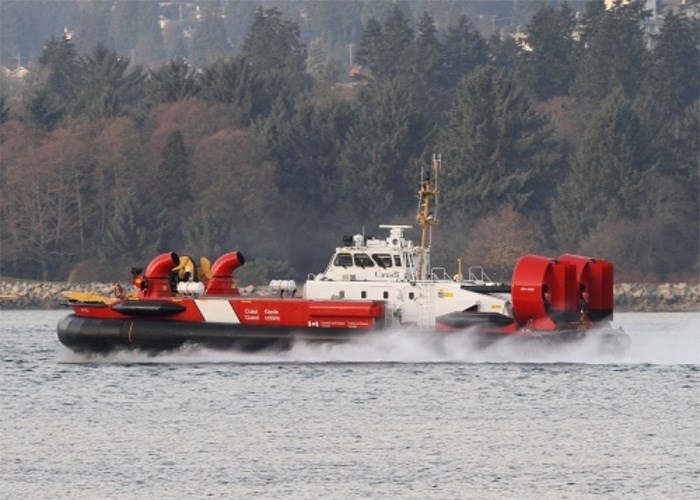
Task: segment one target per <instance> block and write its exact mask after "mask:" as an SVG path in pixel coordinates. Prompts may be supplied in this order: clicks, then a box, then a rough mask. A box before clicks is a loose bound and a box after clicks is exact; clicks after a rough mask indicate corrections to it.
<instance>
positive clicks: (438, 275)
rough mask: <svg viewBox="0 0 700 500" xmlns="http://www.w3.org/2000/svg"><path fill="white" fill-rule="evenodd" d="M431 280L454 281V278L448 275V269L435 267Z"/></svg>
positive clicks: (431, 272)
mask: <svg viewBox="0 0 700 500" xmlns="http://www.w3.org/2000/svg"><path fill="white" fill-rule="evenodd" d="M430 279H431V280H435V281H445V280H448V281H452V278H451V277H450V275H449V274H447V269H445V268H444V267H433V268H432V269H431V270H430Z"/></svg>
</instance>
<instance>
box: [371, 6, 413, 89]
mask: <svg viewBox="0 0 700 500" xmlns="http://www.w3.org/2000/svg"><path fill="white" fill-rule="evenodd" d="M412 44H413V30H412V29H411V27H410V26H409V22H408V20H407V19H406V16H405V15H404V13H403V10H402V9H401V7H400V6H399V4H398V3H394V4H392V6H391V11H390V12H389V15H388V16H387V18H386V22H385V23H384V29H383V36H382V42H381V46H380V50H381V52H380V64H381V68H380V73H379V74H380V75H386V76H388V77H395V76H396V75H397V74H398V73H399V72H405V71H409V70H410V69H411V67H410V63H407V62H408V61H410V50H411V45H412Z"/></svg>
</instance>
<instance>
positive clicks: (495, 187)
mask: <svg viewBox="0 0 700 500" xmlns="http://www.w3.org/2000/svg"><path fill="white" fill-rule="evenodd" d="M435 149H436V151H440V152H441V153H442V155H443V158H444V159H445V160H446V161H447V162H449V166H450V167H449V169H446V170H445V173H444V175H443V179H444V182H443V186H446V187H445V188H444V189H443V201H444V206H445V207H446V210H447V211H448V212H449V213H451V214H453V215H455V216H457V217H460V218H461V219H462V220H473V219H474V218H476V217H479V216H481V215H483V214H485V213H488V212H491V211H493V210H495V209H497V208H498V207H500V206H501V205H503V204H509V205H510V206H512V207H513V208H514V209H515V210H516V211H518V212H521V213H524V214H526V215H529V216H531V217H535V218H537V219H538V220H539V221H541V222H546V219H547V214H548V210H547V208H548V207H547V201H548V199H549V197H550V191H551V189H552V187H553V184H554V182H556V180H557V178H559V177H561V167H560V166H559V163H560V160H561V158H560V152H559V145H558V144H557V143H556V141H555V140H554V139H553V137H552V130H551V126H550V125H549V123H548V122H547V121H546V120H545V119H544V118H543V117H542V116H540V115H539V114H538V113H537V112H536V111H535V109H534V108H533V106H532V104H531V102H530V101H529V100H528V99H527V97H526V96H525V94H524V92H523V90H522V89H521V88H520V87H519V86H518V85H517V84H516V82H515V80H514V78H513V77H512V76H510V75H509V74H508V73H506V72H505V71H504V70H500V71H499V70H496V69H494V68H492V67H489V66H484V67H482V68H480V69H477V70H476V71H475V72H474V73H473V74H472V75H471V76H469V77H466V78H464V79H463V80H462V81H461V82H460V84H459V86H458V88H457V97H456V102H455V105H454V107H453V109H452V110H451V111H450V112H449V115H448V125H447V127H445V129H444V130H442V131H441V133H440V135H439V137H438V146H437V147H436V148H435Z"/></svg>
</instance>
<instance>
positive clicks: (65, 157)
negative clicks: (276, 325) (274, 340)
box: [0, 0, 700, 281]
mask: <svg viewBox="0 0 700 500" xmlns="http://www.w3.org/2000/svg"><path fill="white" fill-rule="evenodd" d="M643 6H644V2H643V1H642V0H637V1H633V2H629V3H625V4H622V3H621V2H616V3H615V5H614V6H613V7H612V8H611V9H605V8H604V5H603V2H602V1H598V0H594V1H591V2H588V3H586V5H585V9H584V11H583V13H582V14H581V15H578V16H577V15H576V13H575V12H574V11H573V10H571V9H570V7H568V6H567V5H566V4H561V5H558V6H548V5H546V4H544V5H542V6H540V8H539V9H538V10H537V11H536V12H535V13H534V15H533V16H532V17H531V19H530V21H529V23H528V24H527V26H526V31H527V33H528V38H527V42H526V45H523V44H518V43H516V42H515V41H514V40H513V39H511V38H508V37H507V38H504V39H500V38H497V37H494V38H490V39H485V38H484V37H482V36H481V35H480V33H479V32H478V31H477V30H476V28H475V27H474V25H473V24H472V22H471V21H470V20H469V18H468V17H466V16H459V17H458V18H457V19H454V20H452V22H451V23H450V24H449V25H448V26H447V27H446V28H445V30H444V31H440V30H439V29H438V27H437V24H436V22H435V19H434V18H433V16H432V15H431V14H430V13H429V12H427V11H425V12H423V13H421V14H420V15H419V16H418V18H417V19H416V20H415V21H414V20H413V18H412V17H411V16H409V15H407V12H406V10H404V9H402V6H401V4H400V3H394V4H392V5H391V7H390V8H389V9H388V10H387V11H386V12H385V13H384V14H383V16H382V17H376V18H375V17H371V18H369V19H368V20H367V22H366V23H365V24H364V26H363V31H362V34H361V43H360V44H359V47H358V50H357V53H356V63H357V64H358V65H359V66H360V67H361V72H360V74H359V76H358V77H356V80H355V81H354V82H353V83H352V84H343V83H339V82H338V74H337V71H334V70H333V67H332V65H330V66H327V67H325V69H324V66H323V64H320V65H314V64H311V62H313V61H314V58H313V51H312V50H311V47H307V46H306V45H305V44H304V43H302V41H301V39H302V36H301V33H300V28H299V25H298V24H297V23H295V22H293V21H290V20H289V19H287V18H285V16H284V15H283V14H282V13H281V12H280V10H278V9H276V8H268V9H265V8H262V7H260V8H258V9H257V10H256V11H255V13H254V15H253V18H252V20H251V22H250V28H249V32H248V35H247V36H246V38H245V40H244V41H243V43H242V44H241V47H240V51H239V52H237V53H235V54H233V53H229V54H226V53H219V52H213V53H214V54H216V58H215V59H213V62H211V63H208V64H205V65H202V66H200V67H196V66H193V65H192V64H191V63H190V61H188V60H185V59H183V58H173V59H171V60H168V61H166V62H165V63H163V64H162V65H161V66H160V67H158V68H154V69H152V70H148V71H146V70H144V69H142V68H141V67H140V66H137V65H134V64H133V62H131V61H130V59H129V58H128V57H126V56H125V55H123V54H120V53H119V52H118V51H117V50H114V49H110V48H108V47H106V46H104V45H101V44H99V43H98V44H96V45H95V46H93V48H92V50H90V51H89V52H87V53H80V52H79V51H78V50H77V48H76V46H75V44H74V42H73V40H71V39H69V38H67V37H63V38H60V39H56V38H52V39H50V40H48V41H47V43H46V45H45V47H44V49H43V51H42V54H41V58H40V61H39V63H40V71H39V73H40V75H39V77H38V78H37V80H36V83H35V85H34V86H33V87H32V88H31V89H30V90H29V91H28V92H26V93H25V94H24V95H23V96H22V97H21V99H13V100H12V102H11V103H10V101H9V100H8V99H7V96H6V95H5V94H3V95H2V97H1V98H0V99H1V100H0V120H1V123H2V125H1V127H0V146H1V147H2V155H0V162H1V166H2V170H1V171H0V175H1V176H2V177H1V178H0V180H1V181H2V184H1V185H2V195H1V196H0V215H1V217H2V219H1V221H0V230H1V231H2V233H1V234H2V247H1V248H0V250H1V252H0V266H1V271H0V274H3V275H13V276H18V277H25V278H41V279H65V278H66V277H68V276H69V275H70V276H71V277H73V278H75V277H81V278H89V279H118V278H122V279H123V278H124V277H125V275H126V274H127V272H128V271H126V270H128V269H129V267H130V266H132V265H136V264H138V265H145V264H146V263H147V262H148V260H149V259H150V258H151V257H152V256H153V255H154V254H155V253H157V252H162V251H177V252H182V253H187V254H192V255H197V256H199V255H206V256H208V257H210V258H216V257H217V256H218V255H220V254H221V253H223V252H226V251H230V250H232V249H238V250H241V251H242V252H243V253H244V254H245V255H246V256H247V257H248V260H249V262H251V261H252V262H251V265H247V266H244V267H246V268H248V271H247V272H248V273H249V275H248V276H247V279H250V280H251V281H255V280H258V281H259V280H263V279H269V278H271V277H281V275H282V274H285V275H289V276H290V277H291V276H292V275H293V276H294V277H297V278H303V277H304V276H305V274H306V273H307V272H319V271H321V270H322V268H323V266H324V265H325V264H326V259H327V258H328V256H329V255H330V252H331V250H332V248H333V247H334V246H337V245H338V244H340V241H341V236H342V235H343V234H349V233H353V232H361V231H363V230H364V231H365V232H366V233H367V234H376V235H379V234H378V233H377V231H378V229H377V225H378V224H381V223H411V222H412V221H413V220H414V217H415V209H416V189H417V186H418V181H419V176H420V175H421V167H422V166H423V167H425V166H427V165H428V164H429V159H430V156H431V155H432V153H433V152H437V153H441V154H442V157H443V162H444V169H443V172H442V177H441V184H442V187H441V201H440V206H439V212H438V219H439V221H440V224H439V225H438V226H437V228H436V233H435V241H434V245H435V246H434V251H435V256H434V261H435V262H440V263H441V264H444V265H446V266H448V268H452V267H454V265H453V264H452V262H455V261H456V259H457V257H462V258H463V260H464V261H465V263H469V264H482V265H484V266H485V267H486V268H487V269H491V270H492V274H495V275H496V276H497V277H498V278H501V279H508V278H509V276H508V272H509V269H512V266H513V264H514V263H515V260H516V259H517V257H518V256H519V255H521V254H522V253H529V252H544V253H549V254H553V255H558V254H559V253H563V252H577V253H583V254H588V255H594V256H596V257H600V258H606V259H610V260H611V261H613V262H614V263H615V264H616V265H617V269H618V276H619V277H620V278H621V279H630V280H642V279H643V280H645V281H649V280H667V279H688V278H689V277H690V279H693V278H694V279H697V274H698V271H699V268H698V253H699V249H698V240H699V239H700V235H699V234H698V233H699V228H698V213H699V211H700V207H699V206H698V151H699V145H698V137H699V136H700V133H699V131H700V118H699V117H700V105H699V104H698V89H699V87H700V84H699V82H698V75H699V74H700V68H698V60H699V58H698V43H699V42H700V40H698V32H699V31H698V25H697V21H696V20H692V19H689V18H687V17H685V16H683V15H680V14H675V13H672V12H669V13H667V14H666V16H665V18H664V21H663V25H662V26H661V30H660V32H659V33H658V35H655V36H654V37H649V36H648V35H647V34H645V31H644V29H643V22H644V20H645V19H646V17H647V16H648V12H646V11H645V10H644V8H643ZM212 19H216V16H214V14H211V15H208V14H207V13H206V12H205V13H204V15H203V17H202V19H200V21H199V22H200V23H205V22H211V21H212ZM213 29H214V28H210V31H211V30H213ZM214 49H215V47H212V50H214ZM311 68H316V69H315V70H313V71H312V70H311ZM244 276H245V273H244Z"/></svg>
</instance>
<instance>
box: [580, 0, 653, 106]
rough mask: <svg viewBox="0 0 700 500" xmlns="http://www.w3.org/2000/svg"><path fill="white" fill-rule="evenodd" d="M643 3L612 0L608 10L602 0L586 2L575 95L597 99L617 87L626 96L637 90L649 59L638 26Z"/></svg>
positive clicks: (642, 16)
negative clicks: (581, 54) (600, 0)
mask: <svg viewBox="0 0 700 500" xmlns="http://www.w3.org/2000/svg"><path fill="white" fill-rule="evenodd" d="M644 4H645V0H631V1H630V2H628V3H622V2H621V0H616V2H615V3H614V4H613V7H612V8H611V9H610V10H605V9H604V7H601V5H602V2H600V3H599V2H589V3H588V4H586V7H587V10H586V14H585V19H584V31H583V35H582V40H581V41H582V44H583V45H582V46H583V47H585V50H584V53H583V56H582V59H581V66H580V67H579V70H578V73H577V77H576V81H575V85H574V91H575V93H576V94H577V95H578V96H580V97H583V98H590V99H593V100H594V101H600V100H602V99H603V98H605V96H607V95H608V94H609V93H610V92H612V91H613V90H614V89H615V88H617V87H621V88H622V89H623V91H624V93H625V95H626V96H627V97H630V98H631V97H634V95H635V94H636V93H637V91H638V90H639V87H640V84H641V82H642V81H643V80H644V75H645V74H646V71H647V67H648V62H649V54H648V52H647V50H646V42H645V40H644V31H643V28H642V21H643V20H644V19H645V18H646V17H648V15H649V12H648V11H645V10H644ZM601 9H602V10H601Z"/></svg>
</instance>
